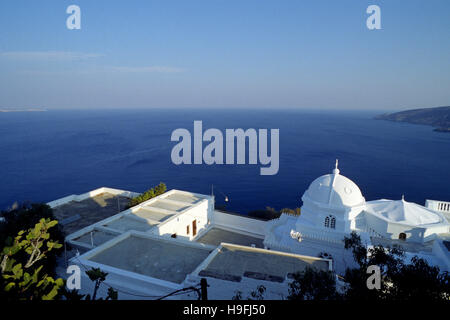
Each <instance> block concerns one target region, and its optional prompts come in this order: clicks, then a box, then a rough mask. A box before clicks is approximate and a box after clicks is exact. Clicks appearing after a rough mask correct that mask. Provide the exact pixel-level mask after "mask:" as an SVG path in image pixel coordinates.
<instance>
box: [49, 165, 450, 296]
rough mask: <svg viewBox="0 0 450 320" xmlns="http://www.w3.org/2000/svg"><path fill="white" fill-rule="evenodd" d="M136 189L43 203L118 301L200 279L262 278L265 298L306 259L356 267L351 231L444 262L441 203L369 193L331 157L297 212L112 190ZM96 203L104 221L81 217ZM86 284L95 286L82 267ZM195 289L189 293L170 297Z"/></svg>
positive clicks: (449, 246) (226, 284) (220, 292)
mask: <svg viewBox="0 0 450 320" xmlns="http://www.w3.org/2000/svg"><path fill="white" fill-rule="evenodd" d="M136 195H137V194H136V193H132V192H129V191H124V190H117V189H110V188H100V189H97V190H94V191H91V192H89V193H86V194H84V195H78V196H77V195H73V196H69V197H66V198H63V199H59V200H56V201H53V202H51V203H49V205H51V206H52V207H53V208H54V211H55V212H57V213H59V214H61V215H62V217H64V219H63V220H62V222H63V224H64V225H65V226H67V227H68V228H69V227H70V225H71V224H72V229H73V226H74V225H75V226H80V227H81V228H78V229H77V231H75V232H73V233H71V234H69V235H68V236H67V237H66V243H67V244H68V245H70V246H71V247H73V248H74V250H72V253H71V255H68V261H66V263H68V264H76V265H78V266H80V267H81V268H82V269H88V268H93V267H98V268H100V269H102V270H104V271H106V272H108V277H107V280H106V281H105V285H104V286H103V287H102V288H101V289H100V294H106V290H107V288H108V286H111V287H113V288H115V289H117V290H119V297H120V298H122V299H155V298H157V297H160V296H164V295H167V294H169V293H171V292H174V291H177V290H181V289H183V288H188V287H193V286H196V285H198V283H199V282H200V279H201V278H206V279H207V281H208V283H209V284H210V289H209V298H210V299H231V298H232V297H233V296H234V295H236V294H237V293H238V292H239V293H240V295H241V296H242V297H243V298H244V299H245V298H246V297H248V296H249V295H250V294H251V292H252V291H254V290H255V289H256V288H257V286H258V285H264V287H265V288H266V292H265V295H264V296H265V298H266V299H283V298H286V296H287V295H288V287H289V286H288V284H289V283H290V281H292V275H293V273H295V272H298V271H302V270H304V269H305V268H306V267H307V266H312V267H315V268H317V269H319V270H328V271H334V272H336V274H343V273H344V271H345V269H346V268H347V267H352V266H354V265H355V263H354V260H353V257H352V254H351V252H350V251H349V250H346V249H345V248H344V242H343V239H344V237H346V236H349V235H350V233H351V232H352V231H356V232H357V233H358V234H359V235H360V236H361V239H362V241H363V243H364V244H365V245H367V246H372V245H376V244H382V245H383V246H391V247H392V246H401V247H402V248H403V249H404V250H405V251H406V259H410V258H411V257H412V256H414V255H418V256H420V257H422V258H424V259H426V260H427V261H428V262H429V263H431V264H433V265H437V266H439V267H440V268H441V270H443V271H449V270H450V254H449V250H450V242H449V241H448V240H449V239H450V238H449V232H450V230H449V223H448V221H447V219H446V217H445V214H446V211H445V210H447V206H446V205H445V204H446V203H445V202H441V201H440V202H437V201H432V200H429V201H427V204H426V207H424V206H421V205H418V204H415V203H411V202H407V201H405V200H404V199H401V200H385V199H381V200H374V201H366V199H365V198H364V196H363V194H362V192H361V190H360V189H359V187H358V186H357V185H356V184H355V183H354V182H353V181H351V180H350V179H348V178H347V177H345V176H343V175H341V173H340V171H339V169H338V163H337V161H336V167H335V168H334V170H333V171H332V173H331V174H325V175H323V176H321V177H319V178H317V179H316V180H314V181H313V182H312V183H311V184H310V186H309V188H308V189H307V190H306V191H305V193H304V194H303V196H302V201H303V205H302V207H301V215H300V216H293V215H288V214H282V215H281V216H280V217H279V218H278V219H274V220H270V221H264V220H260V219H257V218H251V217H246V216H242V215H236V214H231V213H226V212H222V211H218V210H215V208H214V196H211V195H202V194H197V193H192V192H186V191H180V190H170V191H168V192H165V193H164V194H162V195H160V196H158V197H155V198H153V199H151V200H148V201H145V202H143V203H141V204H139V205H137V206H134V207H132V208H129V209H126V210H121V206H120V203H119V200H120V199H119V198H118V197H122V198H123V197H125V198H127V197H128V198H130V197H134V196H136ZM116 200H117V201H118V202H117V204H116ZM121 200H122V201H123V200H124V199H121ZM108 208H109V210H112V211H111V212H112V214H108V212H107V210H106V209H108ZM88 209H89V210H90V211H86V210H88ZM105 210H106V211H105ZM98 211H102V215H99V217H100V218H101V219H100V218H99V219H97V221H95V222H94V223H90V224H87V223H82V222H85V221H84V220H88V219H89V217H90V216H91V215H92V213H93V212H98ZM67 213H72V214H73V216H70V217H67ZM105 216H106V218H105ZM72 229H70V228H69V230H72ZM75 252H77V254H75ZM69 258H70V260H69ZM63 276H64V275H63ZM82 289H83V290H82V292H85V293H89V292H91V290H92V282H91V281H90V280H89V279H88V278H87V276H86V275H84V273H83V280H82ZM196 297H197V295H196V292H190V293H186V294H180V295H177V296H171V297H169V298H175V299H195V298H196Z"/></svg>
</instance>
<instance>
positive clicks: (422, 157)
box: [0, 110, 450, 213]
mask: <svg viewBox="0 0 450 320" xmlns="http://www.w3.org/2000/svg"><path fill="white" fill-rule="evenodd" d="M376 114H377V112H350V111H342V112H337V111H333V112H330V111H321V112H318V111H260V110H252V111H250V110H244V111H240V110H228V111H212V110H194V111H192V110H170V111H167V110H166V111H163V110H126V111H125V110H121V111H119V110H108V111H104V110H103V111H99V110H92V111H48V112H32V113H0V180H1V183H0V209H5V208H6V207H8V206H10V205H11V204H12V203H13V202H15V201H33V202H47V201H51V200H55V199H57V198H60V197H64V196H67V195H70V194H74V193H75V194H79V193H84V192H86V191H89V190H92V189H95V188H98V187H101V186H108V187H113V188H120V189H126V190H131V191H144V190H145V189H147V188H148V187H151V186H153V185H155V184H158V183H159V182H160V181H163V182H165V183H166V184H167V186H168V188H169V189H170V188H176V189H182V190H188V191H193V192H199V193H210V192H211V185H214V191H215V194H216V196H217V202H218V203H219V204H222V203H224V201H223V198H224V195H227V196H228V197H229V199H230V202H229V203H228V207H227V208H228V209H229V210H233V211H236V212H240V213H246V212H248V211H250V210H254V209H262V208H265V207H266V206H271V207H275V208H277V209H281V208H283V207H296V206H300V204H301V196H302V194H303V192H304V191H305V190H306V189H307V187H308V185H309V184H310V183H311V182H312V181H313V180H314V179H315V178H317V177H319V176H320V175H323V174H326V173H329V172H331V170H332V169H333V167H334V161H335V159H336V158H339V163H340V166H339V167H340V169H341V173H342V174H343V175H345V176H347V177H349V178H350V179H352V180H353V181H355V182H356V183H357V184H358V185H359V187H360V188H361V190H362V193H363V195H364V196H365V198H366V200H373V199H379V198H387V199H400V198H401V196H402V194H404V195H405V199H406V200H408V201H414V202H418V203H420V204H423V203H424V201H425V199H438V200H447V201H450V134H448V133H438V132H433V130H432V128H431V127H428V126H420V125H410V124H402V123H393V122H388V121H379V120H373V119H372V118H373V116H374V115H376ZM194 120H202V121H203V128H204V130H206V129H207V128H218V129H221V130H224V129H225V128H243V129H247V128H268V129H270V128H279V129H280V170H279V172H278V174H277V175H274V176H260V174H259V169H260V165H240V166H238V165H234V166H231V165H212V166H208V165H180V166H176V165H174V164H172V162H171V158H170V153H171V149H172V147H173V146H174V145H175V142H171V141H170V136H171V133H172V131H173V130H175V129H177V128H187V129H189V130H190V131H191V132H193V121H194ZM223 132H224V131H223Z"/></svg>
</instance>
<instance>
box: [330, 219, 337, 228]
mask: <svg viewBox="0 0 450 320" xmlns="http://www.w3.org/2000/svg"><path fill="white" fill-rule="evenodd" d="M330 228H331V229H336V218H335V217H331V225H330Z"/></svg>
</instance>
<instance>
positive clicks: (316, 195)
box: [302, 168, 365, 208]
mask: <svg viewBox="0 0 450 320" xmlns="http://www.w3.org/2000/svg"><path fill="white" fill-rule="evenodd" d="M302 199H303V201H304V202H305V201H308V200H312V201H313V202H316V203H319V204H321V205H326V206H328V207H333V208H335V207H353V206H358V205H361V204H364V203H365V199H364V197H363V196H362V194H361V190H359V187H358V186H357V185H356V183H354V182H353V181H352V180H350V179H349V178H347V177H344V176H343V175H341V174H339V170H338V169H337V168H336V169H334V170H333V173H332V174H326V175H323V176H321V177H319V178H317V179H316V180H314V181H313V182H312V183H311V185H310V186H309V188H308V190H306V192H305V194H304V195H303V198H302Z"/></svg>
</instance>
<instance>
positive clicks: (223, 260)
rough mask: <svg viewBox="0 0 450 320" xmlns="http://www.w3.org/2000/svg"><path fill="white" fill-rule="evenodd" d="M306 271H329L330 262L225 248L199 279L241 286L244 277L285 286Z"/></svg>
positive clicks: (278, 253)
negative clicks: (237, 283)
mask: <svg viewBox="0 0 450 320" xmlns="http://www.w3.org/2000/svg"><path fill="white" fill-rule="evenodd" d="M306 267H312V268H315V269H318V270H324V271H328V270H330V269H329V268H330V263H329V260H325V259H320V258H313V257H306V256H299V255H294V254H289V253H284V252H279V251H271V250H265V249H255V248H249V247H244V246H235V245H231V244H223V245H222V246H221V247H219V250H218V252H217V254H216V255H215V256H214V257H213V259H212V260H211V261H210V262H209V263H208V265H207V266H206V268H204V269H203V270H202V271H200V272H199V276H206V277H213V278H218V279H222V280H228V281H234V282H240V281H241V279H242V277H247V278H253V279H257V280H266V281H272V282H283V281H284V280H285V279H286V278H290V277H292V274H293V273H296V272H299V271H303V270H305V268H306Z"/></svg>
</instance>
